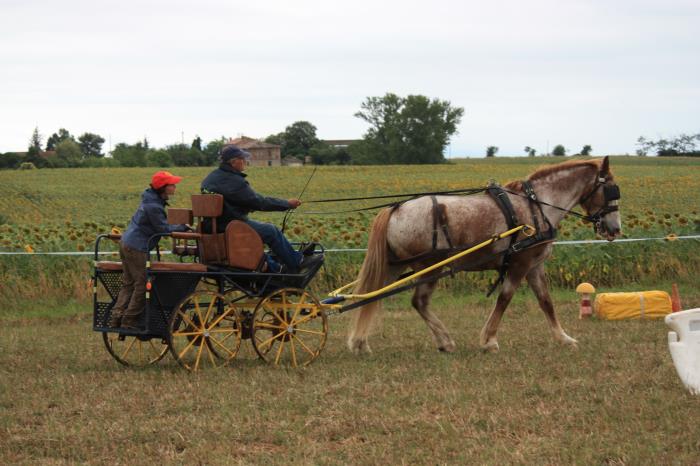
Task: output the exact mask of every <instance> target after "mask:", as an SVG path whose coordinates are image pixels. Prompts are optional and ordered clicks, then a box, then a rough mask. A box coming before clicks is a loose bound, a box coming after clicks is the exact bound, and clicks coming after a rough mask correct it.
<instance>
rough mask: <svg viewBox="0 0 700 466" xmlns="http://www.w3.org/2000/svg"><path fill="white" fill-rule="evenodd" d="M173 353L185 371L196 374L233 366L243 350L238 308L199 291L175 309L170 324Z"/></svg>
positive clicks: (211, 292)
mask: <svg viewBox="0 0 700 466" xmlns="http://www.w3.org/2000/svg"><path fill="white" fill-rule="evenodd" d="M169 340H170V341H169V343H170V352H171V353H172V355H173V357H174V358H175V360H176V361H177V362H178V363H179V364H180V365H181V366H182V367H184V368H185V369H187V370H190V371H197V370H200V369H203V368H205V367H220V366H223V365H226V364H228V363H229V362H231V361H232V360H233V359H234V358H235V357H236V355H237V354H238V350H239V349H240V347H241V321H240V318H239V316H238V313H237V312H236V308H235V306H231V305H229V304H227V303H226V300H225V299H224V296H223V295H221V294H219V293H216V292H213V291H196V292H194V293H192V294H190V295H189V296H187V297H185V299H184V300H183V301H182V302H181V303H180V304H179V305H178V306H176V308H175V311H174V312H173V315H172V317H171V318H170V324H169Z"/></svg>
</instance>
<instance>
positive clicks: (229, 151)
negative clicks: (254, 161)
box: [219, 144, 250, 162]
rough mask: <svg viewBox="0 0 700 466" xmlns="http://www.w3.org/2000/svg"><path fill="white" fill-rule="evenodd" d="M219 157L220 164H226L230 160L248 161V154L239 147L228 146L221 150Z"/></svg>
mask: <svg viewBox="0 0 700 466" xmlns="http://www.w3.org/2000/svg"><path fill="white" fill-rule="evenodd" d="M219 157H221V161H222V162H228V161H229V160H231V159H235V158H241V159H245V160H248V159H249V158H250V152H248V151H244V150H243V149H241V148H240V147H238V146H236V145H234V144H230V145H228V146H224V147H222V148H221V151H220V152H219Z"/></svg>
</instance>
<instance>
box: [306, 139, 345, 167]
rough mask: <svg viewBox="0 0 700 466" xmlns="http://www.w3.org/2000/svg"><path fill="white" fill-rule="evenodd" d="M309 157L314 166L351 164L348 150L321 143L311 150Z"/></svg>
mask: <svg viewBox="0 0 700 466" xmlns="http://www.w3.org/2000/svg"><path fill="white" fill-rule="evenodd" d="M309 155H310V156H311V162H312V163H313V164H314V165H347V164H349V163H350V152H349V151H348V148H346V147H333V146H329V145H328V144H325V143H321V142H319V143H318V144H316V145H315V146H313V147H312V148H311V150H309Z"/></svg>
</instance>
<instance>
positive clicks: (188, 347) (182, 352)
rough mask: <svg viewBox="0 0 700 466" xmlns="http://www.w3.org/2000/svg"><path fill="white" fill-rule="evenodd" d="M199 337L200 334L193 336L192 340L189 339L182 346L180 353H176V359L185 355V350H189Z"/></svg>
mask: <svg viewBox="0 0 700 466" xmlns="http://www.w3.org/2000/svg"><path fill="white" fill-rule="evenodd" d="M199 337H200V335H198V336H196V337H194V338H193V339H192V341H190V342H189V343H188V344H187V346H185V348H184V349H183V350H182V351H180V354H178V355H177V358H178V359H182V357H183V356H184V355H185V353H186V352H187V351H189V349H190V348H191V347H192V346H194V344H195V342H196V341H197V339H198V338H199Z"/></svg>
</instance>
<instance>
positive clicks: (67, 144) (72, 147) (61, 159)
mask: <svg viewBox="0 0 700 466" xmlns="http://www.w3.org/2000/svg"><path fill="white" fill-rule="evenodd" d="M56 158H57V159H58V163H57V164H56V166H59V167H78V166H80V162H81V160H82V158H83V153H82V151H81V150H80V146H79V145H78V143H77V142H75V141H74V140H73V138H67V139H64V140H63V141H61V142H59V143H58V144H56Z"/></svg>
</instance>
